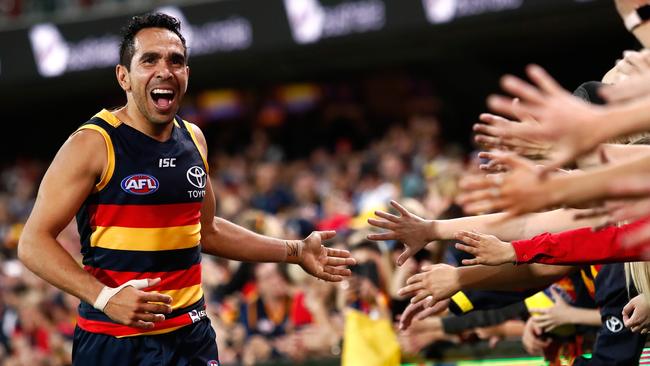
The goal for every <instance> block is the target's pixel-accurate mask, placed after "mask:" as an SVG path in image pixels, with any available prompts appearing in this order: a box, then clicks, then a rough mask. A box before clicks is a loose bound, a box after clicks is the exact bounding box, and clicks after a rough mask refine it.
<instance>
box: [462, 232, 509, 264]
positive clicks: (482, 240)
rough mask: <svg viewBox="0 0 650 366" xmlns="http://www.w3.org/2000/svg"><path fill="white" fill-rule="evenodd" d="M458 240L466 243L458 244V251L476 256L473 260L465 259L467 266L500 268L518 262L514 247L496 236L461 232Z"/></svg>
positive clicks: (464, 262)
mask: <svg viewBox="0 0 650 366" xmlns="http://www.w3.org/2000/svg"><path fill="white" fill-rule="evenodd" d="M456 239H458V240H460V241H462V242H463V243H464V244H461V243H456V249H458V250H462V251H463V252H466V253H469V254H471V255H473V256H474V258H473V259H463V264H464V265H466V266H469V265H474V264H485V265H488V266H498V265H500V264H505V263H513V262H515V261H516V260H517V254H516V253H515V250H514V248H513V247H512V245H511V244H510V243H507V242H504V241H501V240H499V238H497V237H496V236H494V235H485V234H481V233H477V232H470V231H460V232H458V233H456Z"/></svg>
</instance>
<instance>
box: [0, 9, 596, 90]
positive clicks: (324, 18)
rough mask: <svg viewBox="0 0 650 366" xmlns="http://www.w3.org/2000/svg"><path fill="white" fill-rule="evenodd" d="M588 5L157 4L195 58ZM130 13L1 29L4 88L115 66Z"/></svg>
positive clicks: (0, 79)
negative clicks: (121, 31) (175, 21)
mask: <svg viewBox="0 0 650 366" xmlns="http://www.w3.org/2000/svg"><path fill="white" fill-rule="evenodd" d="M589 3H600V4H604V3H609V1H608V0H417V1H403V0H265V1H252V0H222V1H216V2H210V3H202V4H196V5H186V6H164V7H161V8H157V9H152V10H154V11H161V12H165V13H168V14H170V15H173V16H175V17H177V18H179V19H180V20H181V21H182V31H183V34H184V36H185V38H186V40H187V43H188V50H189V54H190V61H191V60H192V59H193V58H210V57H212V58H214V59H215V61H217V60H219V57H221V56H223V55H229V54H234V55H247V54H255V53H256V52H266V53H273V52H276V53H283V54H284V53H287V52H292V51H293V50H301V49H305V48H307V49H308V48H309V47H312V46H314V45H318V44H330V45H331V44H336V42H338V41H340V40H350V39H360V38H359V37H375V38H380V39H381V37H386V36H389V37H392V36H394V35H395V34H398V35H401V34H407V32H413V31H415V32H419V33H425V32H434V31H435V30H436V29H438V28H439V27H453V26H454V25H455V24H457V23H459V24H461V25H462V26H463V27H467V28H471V24H472V20H475V19H476V20H478V19H483V18H484V17H493V18H495V19H496V21H497V22H498V21H499V19H509V20H512V19H517V17H521V16H522V14H535V13H536V12H546V13H553V12H562V11H565V10H566V9H570V8H579V7H584V6H588V4H589ZM129 17H130V16H107V17H105V18H100V19H98V20H80V21H78V22H68V23H63V24H56V23H37V24H33V25H31V26H30V27H28V28H26V29H16V30H5V31H0V86H2V85H8V83H19V82H35V81H36V82H38V81H39V80H40V81H45V80H51V79H52V78H61V77H65V76H66V75H69V74H80V73H84V72H90V71H92V70H104V71H108V70H109V69H112V68H113V67H114V65H115V64H116V63H117V60H118V46H119V42H120V38H119V29H120V28H121V27H122V26H123V25H124V24H125V23H126V22H127V20H128V18H129ZM477 28H478V27H477ZM441 29H446V28H441ZM477 31H478V30H477Z"/></svg>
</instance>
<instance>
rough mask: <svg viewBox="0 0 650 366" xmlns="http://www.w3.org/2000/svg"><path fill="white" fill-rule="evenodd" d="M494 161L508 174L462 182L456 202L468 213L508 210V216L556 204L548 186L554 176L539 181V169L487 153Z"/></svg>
mask: <svg viewBox="0 0 650 366" xmlns="http://www.w3.org/2000/svg"><path fill="white" fill-rule="evenodd" d="M486 154H488V155H489V156H490V158H491V159H492V160H494V161H498V162H499V163H500V164H504V165H507V166H509V167H510V168H511V170H510V172H508V173H504V174H499V175H487V176H473V177H468V178H465V179H463V180H462V181H461V182H460V188H461V189H462V190H463V193H462V194H460V195H459V196H458V199H457V201H458V203H459V204H460V205H462V206H463V209H464V210H465V212H467V213H469V214H482V213H486V212H495V211H507V212H508V213H509V214H510V215H509V216H517V215H521V214H524V213H528V212H534V211H537V210H540V209H542V208H545V207H548V206H552V205H555V204H557V202H554V201H553V198H554V197H555V194H556V193H557V191H558V190H556V189H550V187H549V186H548V184H543V183H549V182H550V181H551V180H552V178H553V177H547V178H546V179H545V180H542V177H541V174H540V170H539V168H538V167H537V166H536V165H534V164H532V163H531V162H530V161H529V160H526V159H524V158H521V157H518V156H516V155H514V154H513V153H497V152H494V153H486Z"/></svg>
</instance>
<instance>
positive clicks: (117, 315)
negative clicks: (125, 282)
mask: <svg viewBox="0 0 650 366" xmlns="http://www.w3.org/2000/svg"><path fill="white" fill-rule="evenodd" d="M160 281H161V280H160V278H155V279H151V278H150V279H147V286H146V287H145V288H143V289H146V288H151V287H153V286H156V285H158V284H159V283H160ZM171 303H172V298H171V296H169V295H164V294H159V293H156V292H147V291H143V290H141V289H137V288H135V287H133V286H127V287H124V288H123V289H122V290H121V291H120V292H118V293H117V294H115V296H113V297H111V299H110V300H109V301H108V303H107V304H106V307H105V308H104V313H105V314H106V315H108V317H109V318H111V319H112V320H114V321H116V322H118V323H120V324H124V325H128V326H131V327H135V328H141V329H151V328H153V327H154V323H156V322H160V321H163V320H165V314H169V313H171V312H172V307H171V305H170V304H171Z"/></svg>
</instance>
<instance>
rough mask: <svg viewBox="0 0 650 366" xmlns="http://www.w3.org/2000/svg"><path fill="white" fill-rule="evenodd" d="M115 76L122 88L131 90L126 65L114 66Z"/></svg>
mask: <svg viewBox="0 0 650 366" xmlns="http://www.w3.org/2000/svg"><path fill="white" fill-rule="evenodd" d="M115 76H116V77H117V82H118V83H119V84H120V87H121V88H122V90H124V91H126V92H128V91H131V79H130V78H129V70H127V69H126V66H124V65H117V66H115Z"/></svg>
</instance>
